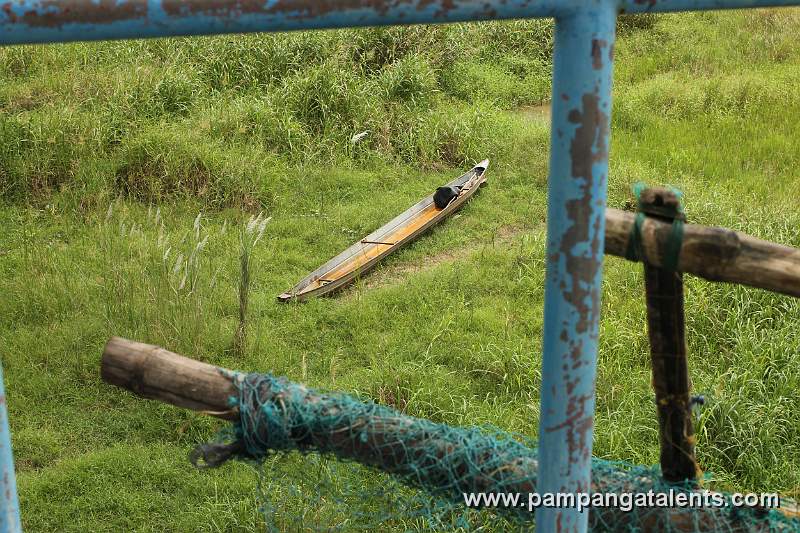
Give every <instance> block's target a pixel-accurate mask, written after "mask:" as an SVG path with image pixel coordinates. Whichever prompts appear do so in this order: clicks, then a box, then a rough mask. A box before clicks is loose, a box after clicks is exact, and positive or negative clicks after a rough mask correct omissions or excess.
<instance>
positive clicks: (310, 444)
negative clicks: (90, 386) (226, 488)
mask: <svg viewBox="0 0 800 533" xmlns="http://www.w3.org/2000/svg"><path fill="white" fill-rule="evenodd" d="M230 378H231V379H232V381H233V382H234V383H235V385H236V389H237V391H238V397H234V398H231V407H236V408H238V412H239V417H238V420H237V421H235V422H234V424H233V427H232V428H231V431H230V432H228V433H227V441H225V442H218V443H212V444H206V445H202V446H199V447H198V448H197V449H196V450H195V451H194V452H193V453H192V457H191V458H192V461H193V462H194V463H195V464H197V463H198V462H199V463H200V464H205V465H206V466H218V465H220V464H222V463H224V462H225V461H226V460H227V459H229V458H231V457H239V458H249V459H255V460H256V461H258V462H259V463H261V464H262V468H264V470H263V471H262V480H261V483H262V484H263V483H264V481H265V478H266V479H267V482H269V480H270V479H273V480H274V479H277V478H281V481H280V483H281V487H282V488H280V492H281V493H282V494H283V495H284V497H285V498H289V499H291V498H294V500H292V502H293V503H287V502H288V501H289V500H286V501H284V503H283V504H277V503H276V502H274V501H273V502H270V501H267V502H265V507H264V508H265V515H266V516H267V521H268V524H271V525H272V528H273V529H274V530H294V529H295V528H301V529H305V530H308V529H311V530H343V531H349V530H355V529H359V528H372V527H374V526H375V524H376V522H384V521H393V520H401V521H403V524H404V525H403V526H402V528H401V529H406V530H407V529H414V528H419V529H422V530H427V529H429V528H431V527H434V528H435V529H437V530H439V529H445V528H450V529H457V530H458V529H460V530H464V531H468V530H475V529H476V528H478V527H480V528H481V529H482V530H486V531H502V530H508V529H509V527H511V528H512V529H513V530H527V529H529V528H532V527H533V512H532V509H531V508H530V506H529V503H530V501H529V496H528V495H529V494H531V493H534V492H535V490H536V472H537V467H538V463H537V453H536V449H535V448H534V447H533V446H531V445H530V442H529V441H528V440H527V439H525V438H522V437H519V436H516V435H512V434H509V433H507V432H503V431H500V430H497V429H493V428H464V427H452V426H448V425H445V424H438V423H435V422H432V421H429V420H424V419H418V418H413V417H410V416H407V415H405V414H403V413H401V412H399V411H396V410H394V409H392V408H390V407H386V406H383V405H378V404H375V403H372V402H364V401H362V400H359V399H357V398H354V397H352V396H348V395H345V394H336V393H325V392H320V391H317V390H314V389H311V388H308V387H306V386H304V385H301V384H298V383H293V382H291V381H289V380H287V379H286V378H278V377H274V376H271V375H269V374H247V375H245V374H238V373H232V374H231V375H230ZM300 458H302V460H303V461H305V465H304V467H303V466H301V468H297V466H298V464H296V463H297V461H298V460H299V459H300ZM265 461H266V463H265ZM356 463H357V464H358V465H363V466H364V467H365V468H366V469H369V470H370V471H371V472H370V473H369V475H365V472H364V471H362V470H363V469H362V470H359V469H360V468H361V467H357V466H355V464H356ZM290 464H291V465H293V466H292V467H291V468H290V467H287V466H286V465H290ZM312 465H315V466H314V467H313V468H311V466H312ZM348 465H350V466H352V468H350V470H346V467H347V466H348ZM375 471H379V472H382V473H383V474H376V473H375ZM299 472H302V474H300V473H299ZM376 476H377V477H376ZM376 479H377V480H378V481H377V482H376V481H375V480H376ZM592 480H593V481H592V487H591V492H592V493H593V494H606V495H613V496H612V497H610V498H608V499H607V502H606V505H604V506H591V507H590V508H589V509H588V511H587V512H589V513H590V526H591V529H592V530H593V531H667V532H669V531H684V532H685V531H737V532H739V531H742V532H744V531H763V532H767V531H781V532H782V531H793V532H798V531H800V520H798V519H794V518H790V517H788V516H787V515H785V514H784V513H782V512H780V511H779V510H775V509H767V508H764V507H748V508H736V507H734V506H732V505H731V496H730V495H729V494H722V493H717V492H709V491H702V490H697V489H696V488H693V486H692V485H691V484H686V485H684V486H682V485H675V484H667V483H665V482H664V481H663V480H662V479H661V476H660V472H659V470H658V468H648V467H641V466H633V465H626V464H623V463H619V462H611V461H604V460H599V459H595V460H594V461H593V474H592ZM262 489H263V487H262ZM272 489H275V487H271V488H270V489H269V490H262V492H264V493H270V494H274V493H275V490H272ZM477 493H504V494H517V495H519V496H518V497H519V500H518V501H517V504H516V505H507V506H504V505H498V506H496V507H494V506H493V507H492V508H491V509H487V508H484V509H470V508H468V507H467V506H465V494H477ZM678 494H681V495H682V496H678ZM311 495H314V496H315V497H316V498H317V501H316V502H311V501H310V500H309V498H312V499H313V497H312V496H311ZM626 495H627V496H626ZM540 496H543V495H540ZM348 498H349V500H348ZM635 498H649V500H648V503H649V504H650V505H652V504H654V503H655V504H658V503H664V502H671V503H672V504H673V506H665V507H658V506H648V505H645V506H642V505H641V503H642V502H643V501H642V500H636V499H635ZM401 500H402V501H401ZM336 501H339V502H345V501H349V502H350V503H344V504H343V505H344V506H345V508H343V509H342V510H341V512H340V513H339V514H338V515H337V513H329V514H328V516H327V520H329V521H330V522H331V523H321V522H320V520H322V519H321V515H320V512H319V509H320V508H321V507H325V506H331V504H332V502H336ZM681 501H685V502H686V503H684V504H683V505H682V506H680V503H677V504H676V502H681ZM483 503H485V501H484V502H483ZM593 503H594V502H593ZM309 504H311V505H312V506H313V507H315V508H316V510H309V509H303V508H300V507H302V506H304V505H309ZM637 504H639V505H637ZM479 507H480V506H479ZM359 509H360V511H359ZM287 513H288V514H291V515H293V516H287ZM334 515H336V516H334ZM415 519H419V520H421V522H416V526H414V525H413V523H412V522H413V521H414V520H415ZM287 524H288V525H287Z"/></svg>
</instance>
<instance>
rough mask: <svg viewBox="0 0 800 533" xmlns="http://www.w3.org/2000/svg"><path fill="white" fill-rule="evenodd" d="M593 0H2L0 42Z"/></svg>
mask: <svg viewBox="0 0 800 533" xmlns="http://www.w3.org/2000/svg"><path fill="white" fill-rule="evenodd" d="M799 3H800V0H618V1H617V2H616V9H617V10H618V11H622V12H631V13H639V12H660V11H681V10H701V9H724V8H740V7H766V6H787V5H797V4H799ZM593 5H594V2H593V1H592V0H327V1H324V2H320V1H314V0H189V1H184V0H15V1H6V2H5V3H2V0H0V44H18V43H42V42H67V41H90V40H99V39H124V38H138V37H163V36H170V35H199V34H215V33H245V32H257V31H286V30H302V29H315V28H341V27H345V26H380V25H388V24H416V23H437V22H457V21H468V20H497V19H509V18H532V17H555V16H559V15H563V14H567V13H574V12H576V11H580V10H592V6H593Z"/></svg>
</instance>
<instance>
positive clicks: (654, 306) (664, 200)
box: [640, 189, 699, 483]
mask: <svg viewBox="0 0 800 533" xmlns="http://www.w3.org/2000/svg"><path fill="white" fill-rule="evenodd" d="M645 193H647V194H645ZM645 193H642V195H641V198H640V209H641V210H642V211H644V212H645V213H647V214H648V215H649V216H656V215H658V213H659V211H661V212H662V213H664V212H668V211H670V210H672V212H673V213H677V209H678V207H679V205H680V202H679V199H678V197H677V196H676V195H675V193H673V192H672V191H668V190H666V189H648V190H646V191H645ZM669 218H670V215H669V214H665V215H664V216H663V220H664V222H666V223H671V220H670V219H669ZM644 285H645V294H646V299H647V332H648V337H649V339H650V360H651V363H652V373H653V389H654V390H655V396H656V410H657V413H658V433H659V440H660V444H661V454H660V463H661V475H662V476H663V477H664V479H665V480H666V481H668V482H671V483H677V482H686V481H688V482H690V483H693V482H694V481H695V479H696V478H697V474H698V473H699V468H698V466H697V462H696V460H695V455H694V428H693V426H692V417H691V414H692V413H691V403H690V398H689V387H690V381H689V364H688V361H687V357H686V328H685V324H684V308H683V307H684V306H683V274H681V273H680V272H675V271H671V270H666V269H664V268H661V267H657V266H653V265H651V264H649V263H644Z"/></svg>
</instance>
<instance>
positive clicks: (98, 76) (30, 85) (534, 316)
mask: <svg viewBox="0 0 800 533" xmlns="http://www.w3.org/2000/svg"><path fill="white" fill-rule="evenodd" d="M798 36H800V14H798V11H797V10H780V11H755V12H749V13H740V12H732V13H725V14H681V15H670V16H664V17H659V18H652V19H650V21H649V22H648V23H647V24H645V27H644V28H635V27H632V26H630V25H629V26H625V27H624V28H622V31H621V39H620V42H619V43H618V45H617V54H616V57H617V59H618V60H617V64H616V67H615V68H616V72H615V104H614V105H615V113H614V118H613V124H612V126H613V133H612V142H613V145H612V151H611V171H610V177H609V194H610V199H609V204H610V205H612V206H615V207H620V206H621V205H622V204H623V203H624V202H625V200H626V199H628V197H629V193H628V191H629V188H630V184H631V183H633V182H635V181H638V180H644V181H647V182H649V183H654V184H662V183H669V184H672V185H676V186H678V187H679V188H681V189H682V190H683V191H684V193H685V197H686V202H687V214H688V217H689V219H690V220H691V221H693V222H699V223H706V224H716V225H724V226H728V227H732V228H735V229H739V230H743V231H746V232H748V233H751V234H753V235H756V236H758V237H762V238H766V239H770V240H775V241H777V242H781V243H784V244H789V245H793V246H800V231H799V230H798V228H800V209H798V207H797V202H796V198H797V197H798V195H800V170H798V169H800V165H799V164H798V163H800V147H798V144H797V139H798V138H800V122H799V121H798V120H797V117H798V116H800V68H798V67H800V37H798ZM550 39H551V37H550V27H549V25H548V24H545V23H521V22H511V23H504V24H481V25H455V26H446V27H432V28H429V27H414V28H396V29H382V30H359V31H353V30H344V31H336V32H316V33H308V34H291V35H280V36H248V37H227V36H224V37H215V38H202V39H175V40H155V41H141V42H117V43H103V44H78V45H70V46H44V47H13V48H4V49H0V79H2V83H1V84H0V107H2V114H0V136H1V137H0V196H2V204H0V228H2V230H0V294H2V295H3V297H2V298H0V345H1V346H3V352H2V358H3V360H2V361H3V367H4V371H5V374H6V386H7V393H8V402H9V403H8V405H9V409H10V417H11V425H12V431H13V434H14V441H13V445H14V451H15V458H16V463H17V469H18V476H19V479H18V481H19V487H20V498H21V504H22V512H23V521H24V525H25V526H26V528H27V529H28V530H31V531H55V530H74V531H85V530H127V529H137V530H142V531H151V530H152V531H163V530H171V531H250V530H253V529H257V528H258V527H261V526H260V525H261V524H262V523H263V518H262V517H261V516H260V514H259V512H258V509H257V507H258V501H257V495H256V492H257V488H256V475H255V473H254V472H253V470H252V469H251V468H250V467H248V466H246V465H241V464H237V465H227V466H225V467H224V468H222V469H220V470H218V471H202V472H200V471H196V470H194V469H192V468H191V466H190V465H189V464H188V462H187V461H186V453H187V452H188V451H189V450H190V449H191V448H192V447H193V446H194V445H195V444H197V443H198V442H201V441H203V440H205V439H208V438H210V437H211V436H212V435H213V434H214V431H215V429H216V428H217V427H218V423H217V422H215V421H213V420H209V419H207V418H203V417H202V416H200V415H195V414H193V413H187V412H183V411H181V410H178V409H173V408H170V407H166V406H162V405H157V404H155V403H151V402H146V401H142V400H138V399H135V398H133V397H131V396H130V395H128V394H124V393H122V392H120V391H117V390H113V389H111V388H110V387H108V386H106V385H104V384H102V383H101V382H100V380H99V375H98V374H99V357H100V351H101V349H102V346H103V344H104V342H105V340H106V339H107V338H108V337H109V336H110V335H122V336H126V337H130V338H135V339H138V340H142V341H145V342H151V343H154V344H160V345H164V346H167V347H169V348H170V349H172V350H174V351H177V352H182V353H185V354H187V355H191V356H193V357H196V358H199V359H202V360H205V361H208V362H211V363H214V364H218V365H220V366H226V367H231V368H238V369H243V370H252V371H255V370H260V371H272V372H275V373H277V374H284V375H288V376H289V377H290V378H292V379H295V380H299V381H304V382H307V383H309V384H311V385H313V386H319V387H325V388H330V389H338V390H346V391H349V392H354V393H358V394H360V395H362V396H363V397H365V398H373V399H375V400H377V401H381V402H383V403H388V404H391V405H394V406H397V407H398V408H401V409H403V410H404V411H405V412H407V413H409V414H412V415H415V416H424V417H429V418H431V419H434V420H436V421H442V422H447V423H451V424H493V425H496V426H499V427H501V428H503V429H506V430H509V431H515V432H519V433H522V434H525V435H527V436H530V437H535V434H536V428H537V425H538V398H539V394H538V389H539V384H540V370H539V368H540V363H541V355H540V345H541V330H542V305H543V284H544V270H543V269H544V261H545V258H544V239H545V235H544V220H545V205H546V186H545V182H546V168H547V150H548V138H549V129H548V124H547V122H546V120H543V119H541V118H536V117H537V116H538V115H537V114H535V113H529V112H524V111H520V107H525V106H532V105H537V104H540V103H542V102H543V101H545V100H546V99H547V98H548V94H549V69H550V64H549V61H550V59H549V58H550V53H551V50H550V47H551V40H550ZM532 117H533V118H532ZM364 130H369V132H370V135H369V136H368V137H367V140H366V141H365V142H364V143H361V144H358V145H355V146H353V145H352V144H351V143H350V138H351V136H352V135H353V134H355V133H358V132H361V131H364ZM484 157H489V158H490V159H491V160H492V164H491V167H490V169H489V172H488V174H487V176H488V179H489V181H490V184H489V186H488V187H487V188H485V189H484V190H482V191H481V192H480V193H479V194H478V195H477V196H476V197H475V198H474V199H473V200H471V201H470V203H469V204H468V205H467V206H466V207H465V209H464V210H463V211H461V214H460V216H459V217H458V218H454V219H451V220H450V221H448V222H446V223H445V224H443V225H442V226H441V227H439V228H437V229H436V230H435V231H434V232H432V233H431V234H430V235H429V236H427V237H425V238H424V239H422V240H420V241H418V242H417V243H415V244H414V245H413V246H411V247H409V248H407V249H405V250H404V251H402V252H400V253H398V254H397V255H396V256H394V257H393V258H392V259H391V260H389V261H387V262H386V263H385V264H384V265H382V266H381V267H379V268H378V269H377V271H375V272H374V273H373V274H371V275H369V276H368V277H366V278H365V279H363V280H361V281H360V282H359V283H357V284H356V285H355V286H354V287H352V288H350V289H348V290H347V291H345V292H343V293H342V294H341V295H340V296H338V297H337V298H335V299H321V300H317V301H312V302H309V303H307V304H303V305H289V306H285V305H279V304H277V303H276V302H275V295H276V294H278V293H280V292H282V291H284V290H285V289H287V288H289V287H291V286H292V285H293V284H294V283H295V282H296V281H297V280H298V279H300V278H301V277H302V276H304V275H305V274H306V273H307V272H308V271H310V270H311V269H312V268H314V267H316V266H317V265H318V264H320V263H322V262H323V261H324V260H326V259H328V258H329V257H331V256H332V255H334V253H336V252H337V251H339V250H341V249H343V248H344V247H345V246H347V245H348V244H350V243H351V242H352V241H354V240H355V239H357V238H358V237H360V236H363V235H364V234H366V233H368V232H369V231H370V230H372V229H374V228H375V227H377V226H378V225H380V224H381V223H382V222H384V221H385V220H386V219H387V218H388V216H389V214H393V213H397V212H400V211H401V210H403V209H405V208H406V207H407V206H409V205H411V204H412V203H413V202H415V201H416V200H418V199H419V198H420V197H422V196H423V195H425V194H427V193H429V192H430V191H431V190H432V189H433V188H434V187H436V186H438V185H440V184H442V183H444V182H445V181H446V180H448V179H449V178H450V177H452V176H454V175H455V174H456V173H458V172H459V171H460V170H461V169H463V168H466V167H468V166H469V165H470V164H471V163H472V162H473V161H476V160H480V159H482V158H484ZM260 211H264V212H266V213H267V214H268V215H270V216H272V220H271V221H270V222H269V223H268V224H267V226H266V229H265V234H264V237H263V239H262V240H261V241H259V242H258V243H257V244H256V246H255V247H254V248H253V251H252V263H251V279H252V281H251V290H250V302H249V306H248V323H249V326H248V337H247V342H246V343H245V346H244V349H243V350H237V349H235V344H234V337H235V333H236V329H237V327H238V313H239V303H238V297H237V288H238V286H239V282H240V273H239V272H240V265H239V254H240V243H239V235H240V234H239V232H240V229H241V228H242V227H243V226H244V225H245V224H246V223H247V220H248V218H249V216H250V215H251V214H255V213H257V212H260ZM198 214H200V215H199V217H198ZM605 272H606V276H605V281H604V293H603V312H602V323H601V339H600V345H601V347H600V355H599V357H600V364H599V368H598V380H597V389H598V399H597V420H596V429H595V444H594V449H595V454H596V455H597V456H599V457H603V458H607V459H619V460H625V461H630V462H633V463H638V464H655V463H656V462H657V460H658V440H657V425H656V422H655V414H654V408H653V404H652V392H651V390H650V377H649V372H650V371H649V356H648V352H647V339H646V333H645V330H644V327H645V315H644V305H643V289H642V283H643V280H642V276H641V271H640V267H638V266H637V265H633V264H629V263H626V262H624V261H622V260H618V259H613V258H610V259H609V260H608V261H606V264H605ZM686 307H687V326H688V342H689V352H690V363H691V371H692V377H693V386H694V390H695V391H697V392H699V393H703V394H705V395H706V397H707V403H706V406H705V408H704V409H703V410H702V412H701V413H700V416H699V420H698V422H697V432H698V450H699V458H700V463H701V465H702V466H703V467H704V468H705V469H706V470H708V471H710V472H713V473H714V479H715V482H714V485H713V486H714V487H717V488H722V489H730V490H741V491H750V490H769V491H779V492H781V493H782V494H784V495H787V496H793V497H795V498H797V497H800V464H798V461H797V458H798V457H800V422H798V420H797V417H796V416H795V414H796V413H797V412H798V411H800V399H798V395H797V390H798V388H800V351H798V349H797V346H798V344H800V334H798V331H800V304H798V303H797V302H796V301H795V300H793V299H790V298H787V297H781V296H776V295H771V294H768V293H766V292H762V291H757V290H751V289H744V288H741V287H731V286H726V285H714V284H711V283H708V282H705V281H701V280H697V279H687V303H686ZM292 468H294V470H292ZM302 468H303V467H302V465H301V464H300V463H298V464H297V465H292V467H291V468H289V471H290V472H294V475H297V472H300V471H301V469H302ZM282 472H284V471H282ZM267 475H269V473H267ZM276 475H277V474H276Z"/></svg>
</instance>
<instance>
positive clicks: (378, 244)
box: [278, 160, 489, 302]
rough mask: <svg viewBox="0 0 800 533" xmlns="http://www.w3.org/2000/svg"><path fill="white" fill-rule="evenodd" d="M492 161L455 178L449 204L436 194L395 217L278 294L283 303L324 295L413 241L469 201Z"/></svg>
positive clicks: (451, 183) (451, 185) (482, 162)
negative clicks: (455, 191) (454, 192)
mask: <svg viewBox="0 0 800 533" xmlns="http://www.w3.org/2000/svg"><path fill="white" fill-rule="evenodd" d="M488 164H489V161H488V160H484V161H481V163H479V164H478V165H476V166H475V167H473V168H472V169H470V170H469V171H468V172H467V173H465V174H462V175H461V176H459V177H458V178H456V179H454V180H453V181H451V182H450V183H448V184H447V185H445V186H446V187H458V188H460V192H459V194H458V196H456V197H455V198H453V199H452V200H451V201H450V203H448V204H447V206H446V207H444V208H442V209H440V208H438V207H436V204H435V203H434V197H433V194H431V195H430V196H427V197H426V198H423V199H422V200H420V201H419V202H417V203H416V204H415V205H413V206H412V207H410V208H409V209H407V210H406V211H404V212H403V213H401V214H400V215H398V216H397V217H395V218H393V219H392V220H391V221H389V222H388V223H386V224H384V225H383V226H381V227H380V228H378V229H377V230H375V231H373V232H372V233H370V234H369V235H367V236H366V237H364V238H363V239H361V240H360V241H358V242H356V243H354V244H353V245H352V246H350V247H349V248H347V249H346V250H344V251H343V252H341V253H340V254H338V255H337V256H336V257H334V258H332V259H331V260H329V261H328V262H326V263H325V264H324V265H322V266H320V267H319V268H317V269H316V270H314V271H313V272H312V273H310V274H309V275H308V276H306V277H305V278H303V279H302V280H301V281H300V282H299V283H298V284H297V285H295V286H294V287H293V288H292V289H291V290H290V291H288V292H285V293H283V294H281V295H280V296H278V300H279V301H281V302H289V301H303V300H307V299H309V298H313V297H316V296H322V295H324V294H329V293H331V292H334V291H336V290H337V289H340V288H342V287H344V286H346V285H348V284H350V283H351V282H353V281H354V280H355V279H356V278H358V277H359V276H360V275H362V274H364V273H366V272H367V271H368V270H370V269H371V268H373V267H374V266H375V265H376V264H377V263H378V262H379V261H381V260H382V259H384V258H385V257H387V256H389V255H390V254H392V253H393V252H395V251H397V250H399V249H400V248H402V247H403V246H404V245H406V244H408V243H409V242H411V241H413V240H414V239H416V238H417V237H419V236H420V235H422V234H423V233H425V232H426V231H427V230H429V229H430V228H432V227H433V226H435V225H436V224H438V223H439V222H441V221H442V220H444V219H446V218H447V217H449V216H450V215H452V214H453V213H454V212H455V211H457V210H458V209H459V208H460V207H461V206H463V205H464V203H466V202H467V200H469V199H470V198H471V197H472V196H473V195H474V194H475V193H476V192H477V190H478V189H479V188H480V187H481V186H483V185H484V184H485V183H486V178H485V176H484V175H485V172H486V168H487V167H488Z"/></svg>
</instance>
